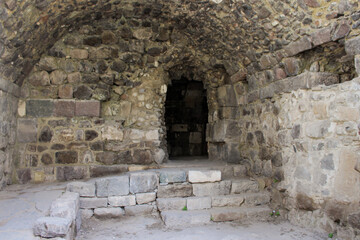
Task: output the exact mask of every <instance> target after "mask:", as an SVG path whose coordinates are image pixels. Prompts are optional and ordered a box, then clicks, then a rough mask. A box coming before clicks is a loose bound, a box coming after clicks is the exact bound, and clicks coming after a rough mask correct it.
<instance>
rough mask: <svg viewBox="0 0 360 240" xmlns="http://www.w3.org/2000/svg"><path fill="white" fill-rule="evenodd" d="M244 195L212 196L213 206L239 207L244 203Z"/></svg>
mask: <svg viewBox="0 0 360 240" xmlns="http://www.w3.org/2000/svg"><path fill="white" fill-rule="evenodd" d="M244 201H245V199H244V196H243V195H226V196H213V197H212V198H211V206H212V207H239V206H241V205H242V204H243V203H244Z"/></svg>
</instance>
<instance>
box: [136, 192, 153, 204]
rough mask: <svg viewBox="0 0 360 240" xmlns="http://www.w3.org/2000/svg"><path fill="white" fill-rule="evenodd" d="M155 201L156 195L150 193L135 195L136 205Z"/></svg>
mask: <svg viewBox="0 0 360 240" xmlns="http://www.w3.org/2000/svg"><path fill="white" fill-rule="evenodd" d="M155 199H156V193H155V192H150V193H137V194H136V203H137V204H144V203H150V202H153V201H155Z"/></svg>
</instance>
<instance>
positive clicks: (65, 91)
mask: <svg viewBox="0 0 360 240" xmlns="http://www.w3.org/2000/svg"><path fill="white" fill-rule="evenodd" d="M73 92H74V90H73V87H72V86H71V85H63V86H60V87H59V98H65V99H69V98H73Z"/></svg>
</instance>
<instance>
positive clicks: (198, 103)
mask: <svg viewBox="0 0 360 240" xmlns="http://www.w3.org/2000/svg"><path fill="white" fill-rule="evenodd" d="M171 83H172V84H171V85H169V87H168V92H167V96H166V103H165V121H166V130H167V148H168V153H169V157H170V159H171V158H173V157H179V156H207V143H206V124H207V122H208V105H207V98H206V90H205V89H204V86H203V83H202V82H198V81H191V80H188V79H186V78H184V77H183V78H181V79H180V80H172V81H171Z"/></svg>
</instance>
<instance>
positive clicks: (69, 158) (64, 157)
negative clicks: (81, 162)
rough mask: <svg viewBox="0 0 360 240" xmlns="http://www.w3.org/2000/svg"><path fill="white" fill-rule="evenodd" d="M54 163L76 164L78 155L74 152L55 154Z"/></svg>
mask: <svg viewBox="0 0 360 240" xmlns="http://www.w3.org/2000/svg"><path fill="white" fill-rule="evenodd" d="M55 159H56V163H60V164H71V163H77V162H78V153H77V152H76V151H62V152H56V153H55Z"/></svg>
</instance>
